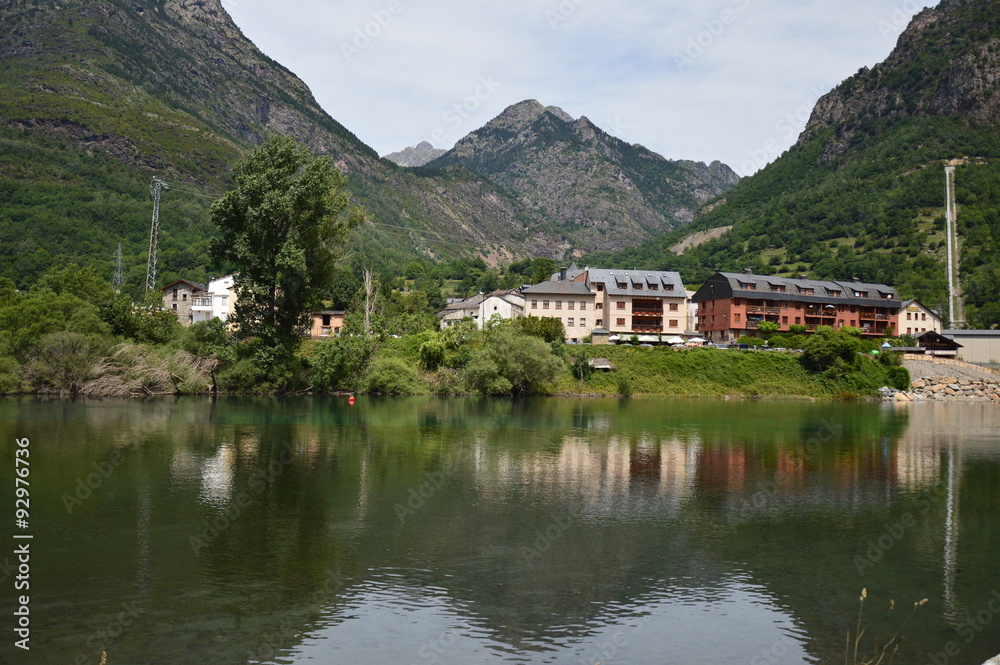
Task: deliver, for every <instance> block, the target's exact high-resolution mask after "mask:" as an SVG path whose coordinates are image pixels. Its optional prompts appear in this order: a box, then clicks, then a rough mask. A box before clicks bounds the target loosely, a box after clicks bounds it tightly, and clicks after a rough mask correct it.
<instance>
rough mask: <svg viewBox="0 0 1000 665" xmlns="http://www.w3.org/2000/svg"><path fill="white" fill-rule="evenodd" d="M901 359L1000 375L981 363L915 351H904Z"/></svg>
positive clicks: (998, 371) (999, 372)
mask: <svg viewBox="0 0 1000 665" xmlns="http://www.w3.org/2000/svg"><path fill="white" fill-rule="evenodd" d="M903 360H923V361H924V362H932V363H934V364H935V365H951V366H952V367H961V368H963V369H972V370H977V371H980V372H989V373H990V374H996V375H997V377H1000V370H996V369H993V368H992V367H984V366H983V365H974V364H972V363H967V362H965V361H964V360H956V359H955V358H942V357H941V356H923V355H917V354H916V353H904V354H903Z"/></svg>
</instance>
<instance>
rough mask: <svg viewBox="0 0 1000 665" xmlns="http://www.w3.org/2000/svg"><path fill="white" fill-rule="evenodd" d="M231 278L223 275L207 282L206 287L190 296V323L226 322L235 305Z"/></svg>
mask: <svg viewBox="0 0 1000 665" xmlns="http://www.w3.org/2000/svg"><path fill="white" fill-rule="evenodd" d="M234 284H235V283H234V280H233V276H232V275H231V274H230V275H224V276H222V277H218V278H216V279H213V280H211V281H209V283H208V287H207V288H206V289H205V290H204V291H202V292H199V293H195V294H193V295H192V300H191V322H192V323H198V322H199V321H211V320H212V319H220V320H222V321H228V320H229V316H230V314H232V313H233V308H234V306H235V305H236V293H235V291H234V290H233V289H234Z"/></svg>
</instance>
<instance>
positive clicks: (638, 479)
mask: <svg viewBox="0 0 1000 665" xmlns="http://www.w3.org/2000/svg"><path fill="white" fill-rule="evenodd" d="M699 449H700V444H699V443H698V442H696V441H695V442H684V441H680V440H677V439H671V440H667V441H663V440H659V439H657V438H655V437H653V436H651V435H649V434H642V435H639V436H638V437H634V438H630V437H620V436H612V437H610V438H609V439H607V440H606V442H601V443H600V444H598V443H596V442H594V441H592V440H591V439H588V438H584V437H579V436H567V437H565V438H563V440H562V443H561V445H560V448H559V450H558V452H551V451H539V452H531V453H517V452H510V451H496V449H491V451H492V454H477V455H476V461H477V476H478V480H479V484H480V487H481V489H482V491H483V493H484V494H486V495H489V494H494V493H502V492H506V491H508V489H509V488H510V487H520V486H527V487H529V488H536V489H539V490H540V491H545V492H550V491H553V490H555V491H566V492H569V493H576V494H579V495H580V496H579V497H578V498H579V499H580V500H582V501H583V504H584V505H585V506H590V507H595V508H610V507H614V508H615V509H627V508H628V507H629V505H630V503H631V501H632V499H631V498H630V497H631V496H632V495H633V494H635V493H637V492H640V491H644V490H647V489H648V488H655V493H656V494H657V495H659V497H660V498H661V499H663V498H666V499H672V500H675V501H678V502H679V500H680V499H681V498H683V497H684V496H687V495H689V494H690V489H691V486H692V483H693V479H694V469H695V466H696V462H697V459H698V451H699ZM481 452H483V453H485V451H481ZM661 503H662V502H661ZM672 503H674V501H669V502H668V505H669V504H672Z"/></svg>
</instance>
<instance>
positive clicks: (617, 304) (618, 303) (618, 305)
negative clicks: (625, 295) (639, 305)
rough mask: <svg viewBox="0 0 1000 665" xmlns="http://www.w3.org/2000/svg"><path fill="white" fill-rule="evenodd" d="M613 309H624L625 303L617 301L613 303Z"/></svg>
mask: <svg viewBox="0 0 1000 665" xmlns="http://www.w3.org/2000/svg"><path fill="white" fill-rule="evenodd" d="M615 307H617V308H618V309H625V301H624V300H619V301H618V302H617V303H615Z"/></svg>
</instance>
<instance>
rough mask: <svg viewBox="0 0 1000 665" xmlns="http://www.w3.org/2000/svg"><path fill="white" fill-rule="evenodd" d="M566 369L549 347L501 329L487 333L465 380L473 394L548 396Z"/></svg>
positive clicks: (465, 371)
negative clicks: (538, 394)
mask: <svg viewBox="0 0 1000 665" xmlns="http://www.w3.org/2000/svg"><path fill="white" fill-rule="evenodd" d="M564 368H565V365H564V363H563V361H562V360H560V359H559V358H557V357H555V356H553V355H552V352H551V347H550V345H549V344H546V343H545V342H544V341H542V340H541V339H539V338H538V337H533V336H529V335H523V334H519V333H517V332H516V331H515V330H514V328H513V327H512V326H502V327H497V328H494V329H492V330H487V331H484V336H483V341H482V347H481V348H480V349H478V353H476V354H473V356H472V359H471V361H470V362H469V363H468V365H467V366H466V367H465V370H464V377H465V380H466V383H467V385H468V386H469V388H470V389H471V390H472V391H473V392H477V393H480V394H483V395H510V394H513V395H528V394H533V393H541V392H545V390H546V388H547V387H548V386H549V384H551V383H553V382H554V381H555V380H556V377H557V376H558V375H559V374H560V372H562V371H563V370H564Z"/></svg>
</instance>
